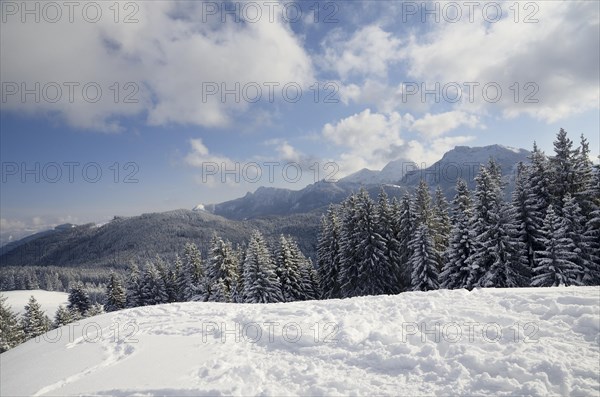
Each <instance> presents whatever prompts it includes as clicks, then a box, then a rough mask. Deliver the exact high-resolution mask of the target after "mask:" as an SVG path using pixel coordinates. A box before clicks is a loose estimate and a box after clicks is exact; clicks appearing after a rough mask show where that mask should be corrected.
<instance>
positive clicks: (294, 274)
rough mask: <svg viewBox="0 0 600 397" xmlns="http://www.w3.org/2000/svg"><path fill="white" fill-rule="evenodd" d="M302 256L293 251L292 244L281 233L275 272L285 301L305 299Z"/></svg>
mask: <svg viewBox="0 0 600 397" xmlns="http://www.w3.org/2000/svg"><path fill="white" fill-rule="evenodd" d="M299 259H300V258H298V257H297V256H296V255H294V254H293V253H292V247H291V244H290V243H289V242H288V240H287V239H286V238H285V236H283V235H281V236H280V237H279V245H278V246H277V249H276V250H275V269H276V270H275V272H276V274H277V277H278V278H279V282H280V286H281V294H282V296H283V300H284V301H285V302H293V301H299V300H303V298H304V296H303V281H304V280H303V279H302V274H301V273H300V261H299Z"/></svg>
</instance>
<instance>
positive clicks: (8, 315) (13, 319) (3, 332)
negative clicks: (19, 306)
mask: <svg viewBox="0 0 600 397" xmlns="http://www.w3.org/2000/svg"><path fill="white" fill-rule="evenodd" d="M6 300H7V298H6V297H5V296H2V295H0V353H4V352H5V351H7V350H9V349H12V348H13V347H15V346H17V345H18V344H20V343H22V342H23V340H24V338H25V335H24V333H23V328H22V327H21V324H19V319H18V317H17V315H16V314H15V313H14V312H13V311H12V310H11V308H10V306H9V305H8V304H7V303H6Z"/></svg>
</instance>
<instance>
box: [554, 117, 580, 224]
mask: <svg viewBox="0 0 600 397" xmlns="http://www.w3.org/2000/svg"><path fill="white" fill-rule="evenodd" d="M577 156H578V150H577V149H573V142H572V141H571V140H570V139H569V138H568V137H567V132H566V131H565V130H564V129H562V128H561V129H560V131H559V132H558V134H557V136H556V140H555V141H554V156H553V157H551V158H550V172H551V179H550V181H551V184H550V191H551V198H552V200H553V201H552V204H553V206H554V210H555V211H556V212H557V213H558V214H559V215H561V214H562V206H563V203H564V199H565V196H566V195H567V194H570V195H574V194H576V192H577V185H578V183H577V181H576V177H577V172H576V161H575V159H576V157H577Z"/></svg>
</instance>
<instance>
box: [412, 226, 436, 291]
mask: <svg viewBox="0 0 600 397" xmlns="http://www.w3.org/2000/svg"><path fill="white" fill-rule="evenodd" d="M410 245H411V250H412V255H411V257H410V267H411V269H412V275H411V287H412V290H413V291H430V290H435V289H438V288H439V282H438V269H437V266H438V262H437V252H436V250H435V243H434V241H433V236H432V233H431V231H430V230H429V226H428V225H427V223H425V222H424V223H421V224H420V225H419V226H418V227H417V231H416V233H415V236H414V238H413V239H412V241H411V243H410Z"/></svg>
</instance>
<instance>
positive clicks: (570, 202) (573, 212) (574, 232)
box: [562, 193, 593, 284]
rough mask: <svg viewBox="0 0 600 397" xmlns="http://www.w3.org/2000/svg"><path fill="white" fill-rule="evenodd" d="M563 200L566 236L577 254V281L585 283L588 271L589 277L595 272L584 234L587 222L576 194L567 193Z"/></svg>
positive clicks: (575, 259)
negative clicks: (584, 279)
mask: <svg viewBox="0 0 600 397" xmlns="http://www.w3.org/2000/svg"><path fill="white" fill-rule="evenodd" d="M563 200H564V202H563V206H562V220H563V225H564V226H565V233H566V237H567V239H569V241H571V242H572V244H573V246H572V249H573V252H574V253H575V255H576V257H575V258H574V259H573V262H574V263H575V265H576V267H577V273H578V277H577V283H578V284H583V278H584V276H585V275H586V273H589V274H590V276H589V277H591V273H592V272H593V270H592V266H591V264H590V256H589V250H588V246H587V245H586V242H585V236H584V233H585V224H586V222H585V219H584V217H583V216H582V215H581V208H580V207H579V204H578V203H577V200H576V199H575V197H574V196H571V195H570V194H569V193H567V194H566V195H565V197H564V199H563ZM589 277H586V278H589Z"/></svg>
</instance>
